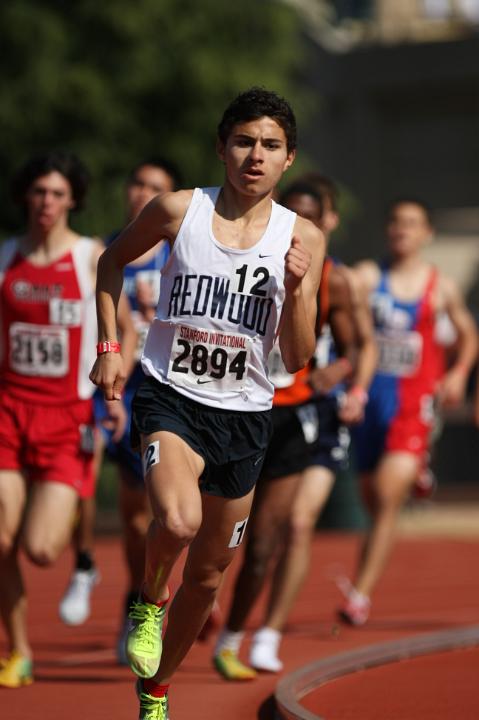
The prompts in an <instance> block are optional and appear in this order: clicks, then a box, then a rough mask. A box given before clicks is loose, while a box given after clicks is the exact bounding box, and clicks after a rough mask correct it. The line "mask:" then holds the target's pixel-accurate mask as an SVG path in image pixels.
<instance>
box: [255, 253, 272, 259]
mask: <svg viewBox="0 0 479 720" xmlns="http://www.w3.org/2000/svg"><path fill="white" fill-rule="evenodd" d="M258 257H260V258H265V257H273V256H272V255H261V253H260V254H259V255H258Z"/></svg>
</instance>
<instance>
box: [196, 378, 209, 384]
mask: <svg viewBox="0 0 479 720" xmlns="http://www.w3.org/2000/svg"><path fill="white" fill-rule="evenodd" d="M196 382H197V383H198V385H206V383H210V382H213V380H200V378H198V380H197V381H196Z"/></svg>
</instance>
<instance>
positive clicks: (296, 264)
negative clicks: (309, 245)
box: [284, 235, 312, 292]
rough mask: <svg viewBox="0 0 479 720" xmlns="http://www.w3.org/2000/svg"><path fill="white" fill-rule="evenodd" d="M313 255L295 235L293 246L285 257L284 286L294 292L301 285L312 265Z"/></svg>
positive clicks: (292, 239)
mask: <svg viewBox="0 0 479 720" xmlns="http://www.w3.org/2000/svg"><path fill="white" fill-rule="evenodd" d="M311 258H312V256H311V253H310V252H309V250H307V249H306V248H305V247H304V245H303V243H302V242H301V240H300V239H299V237H297V235H293V237H292V238H291V245H290V246H289V250H288V252H287V253H286V255H285V257H284V286H285V288H286V290H287V291H289V292H292V291H294V290H296V288H297V287H298V286H299V285H300V284H301V280H302V279H303V278H304V276H305V275H306V273H307V272H308V269H309V266H310V265H311Z"/></svg>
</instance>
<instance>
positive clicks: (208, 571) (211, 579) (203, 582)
mask: <svg viewBox="0 0 479 720" xmlns="http://www.w3.org/2000/svg"><path fill="white" fill-rule="evenodd" d="M223 572H224V568H223V567H211V566H205V567H190V566H186V567H185V570H184V574H183V587H184V588H187V589H188V590H189V592H192V593H194V594H196V595H201V596H203V597H208V598H209V597H210V596H211V597H214V596H215V595H216V593H217V591H218V589H219V587H220V585H221V578H222V577H223Z"/></svg>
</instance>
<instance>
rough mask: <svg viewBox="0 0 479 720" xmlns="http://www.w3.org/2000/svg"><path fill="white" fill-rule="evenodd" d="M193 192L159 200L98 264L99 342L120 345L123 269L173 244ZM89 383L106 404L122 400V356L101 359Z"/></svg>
mask: <svg viewBox="0 0 479 720" xmlns="http://www.w3.org/2000/svg"><path fill="white" fill-rule="evenodd" d="M191 195H192V191H189V190H181V191H179V192H176V193H165V194H164V195H161V196H156V197H155V198H153V200H152V201H151V202H150V203H148V205H147V206H146V207H145V208H144V209H143V210H142V212H141V213H140V214H139V215H138V217H137V218H136V219H135V220H134V221H133V222H132V223H130V225H128V227H126V228H125V230H123V232H121V233H120V235H119V236H118V237H117V238H116V239H115V240H114V241H113V243H112V244H111V245H110V246H109V247H108V248H107V249H106V250H105V252H104V253H103V254H102V255H101V257H100V259H99V261H98V271H97V283H96V305H97V319H98V340H99V341H100V342H102V341H107V340H109V341H110V342H112V341H113V342H116V341H117V320H116V317H117V308H118V302H119V298H120V293H121V288H122V285H123V268H124V267H125V265H127V264H128V263H129V262H131V261H132V260H135V259H136V258H137V257H140V256H141V255H143V254H144V253H145V252H146V251H147V250H149V249H150V248H152V247H154V246H155V245H156V244H157V243H158V242H159V241H160V240H163V239H165V238H166V239H168V241H169V242H170V244H173V242H174V240H175V238H176V235H177V233H178V230H179V228H180V225H181V222H182V220H183V218H184V216H185V213H186V210H187V208H188V205H189V202H190V200H191ZM90 379H91V381H92V382H93V383H94V384H95V385H98V386H99V387H101V388H103V391H104V393H105V397H106V399H107V400H114V399H119V398H120V397H121V389H122V387H123V383H124V380H125V372H124V368H123V362H122V359H121V356H120V355H119V354H117V353H111V352H108V353H103V354H101V355H99V356H98V358H97V360H96V362H95V364H94V366H93V369H92V372H91V373H90Z"/></svg>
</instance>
